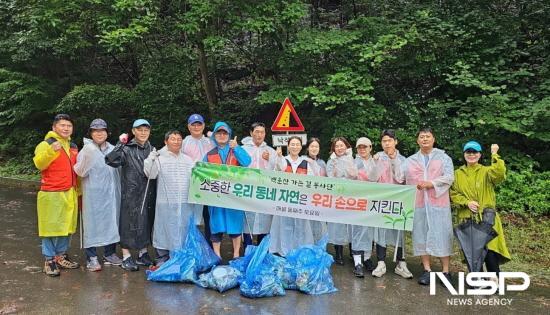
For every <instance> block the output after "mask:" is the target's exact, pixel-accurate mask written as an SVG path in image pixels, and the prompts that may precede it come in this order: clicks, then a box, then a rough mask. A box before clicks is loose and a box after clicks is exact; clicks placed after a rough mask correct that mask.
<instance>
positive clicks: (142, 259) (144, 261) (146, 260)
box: [136, 253, 153, 267]
mask: <svg viewBox="0 0 550 315" xmlns="http://www.w3.org/2000/svg"><path fill="white" fill-rule="evenodd" d="M136 263H137V264H138V265H141V266H147V267H149V266H151V265H153V261H152V260H151V257H149V253H145V254H143V255H141V256H139V257H138V259H137V260H136Z"/></svg>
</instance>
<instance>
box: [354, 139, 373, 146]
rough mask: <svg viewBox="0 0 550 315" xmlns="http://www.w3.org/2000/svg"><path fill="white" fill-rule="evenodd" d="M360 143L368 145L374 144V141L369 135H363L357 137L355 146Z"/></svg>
mask: <svg viewBox="0 0 550 315" xmlns="http://www.w3.org/2000/svg"><path fill="white" fill-rule="evenodd" d="M360 145H365V146H367V147H369V146H372V142H371V141H370V139H369V138H367V137H361V138H359V139H357V143H356V144H355V147H356V148H357V147H358V146H360Z"/></svg>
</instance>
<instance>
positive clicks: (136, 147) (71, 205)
mask: <svg viewBox="0 0 550 315" xmlns="http://www.w3.org/2000/svg"><path fill="white" fill-rule="evenodd" d="M187 128H188V130H189V135H187V136H186V137H185V138H184V135H183V134H182V133H181V132H180V131H178V130H171V131H168V132H167V133H166V134H165V136H164V144H165V146H164V147H162V148H161V149H159V150H156V149H155V148H154V147H153V146H152V145H151V144H150V142H149V136H150V132H151V124H150V123H149V122H148V121H147V120H145V119H138V120H136V121H134V123H133V125H132V134H133V138H132V139H131V140H130V141H129V140H128V138H129V137H128V135H127V134H122V135H121V136H120V137H119V142H118V143H117V144H116V145H115V146H113V145H111V144H110V143H108V142H107V137H108V127H107V123H106V122H105V121H104V120H102V119H95V120H93V121H92V122H91V124H90V128H89V136H90V138H91V139H89V140H88V139H86V141H85V144H84V147H83V148H82V150H81V151H80V152H78V148H77V147H76V145H74V144H73V143H72V142H70V140H71V135H72V131H73V122H72V120H71V118H70V117H69V116H68V115H66V114H59V115H57V116H55V118H54V121H53V125H52V131H50V132H48V134H47V135H46V137H45V139H44V141H43V142H41V143H40V144H39V145H38V146H37V147H36V150H35V157H34V162H35V165H36V167H37V168H38V169H39V170H40V171H41V172H42V182H41V189H40V191H39V193H38V197H37V198H38V203H37V208H38V227H39V236H40V237H41V240H42V253H43V255H44V257H45V263H44V272H45V273H46V274H47V275H50V276H58V275H59V274H60V273H59V268H78V267H79V265H78V263H76V262H73V261H71V260H70V259H69V257H68V256H67V250H68V247H69V241H70V235H71V234H73V233H75V231H76V227H77V217H78V208H79V206H78V203H79V195H81V197H82V199H81V200H82V207H81V208H82V216H81V217H82V226H83V234H82V236H83V238H82V242H83V244H82V246H83V247H84V248H85V252H86V268H87V269H88V270H90V271H99V270H101V268H102V266H101V262H100V261H99V259H98V253H97V249H96V248H97V247H104V249H103V251H104V254H103V259H102V260H103V263H104V264H111V265H120V266H121V267H122V268H123V269H125V270H129V271H136V270H138V269H139V265H141V266H151V265H157V266H158V265H161V264H162V263H164V262H165V261H166V260H168V259H169V258H170V251H171V250H175V249H179V248H181V247H182V244H183V243H184V241H185V237H186V235H187V229H188V224H189V223H190V221H191V220H193V223H194V224H196V225H201V224H204V235H205V238H206V239H207V240H209V241H210V242H211V245H212V248H213V250H214V252H215V253H216V254H217V255H218V256H220V257H221V249H220V248H221V242H222V239H223V235H224V234H227V235H228V236H229V238H230V239H231V241H232V245H233V258H236V257H239V256H240V255H241V243H244V247H245V248H246V246H247V245H251V244H253V243H254V241H256V243H259V242H260V241H261V240H262V239H263V237H264V236H265V235H267V234H270V235H271V244H270V251H271V252H273V253H276V254H279V255H281V256H285V255H286V254H287V253H288V252H289V251H290V250H292V249H294V248H297V247H299V246H301V245H307V244H313V243H314V242H316V241H317V240H319V239H320V238H321V237H322V236H323V235H325V234H328V238H329V243H331V244H332V245H333V246H334V259H335V262H336V263H337V264H340V265H343V264H344V260H345V259H344V247H345V246H349V251H350V255H351V257H352V258H353V273H354V274H355V276H357V277H364V275H365V270H366V271H368V272H370V273H371V274H372V276H374V277H382V276H383V275H384V274H385V273H386V253H387V247H388V246H396V247H397V248H396V249H395V250H396V257H397V264H396V266H395V269H394V271H395V273H396V274H398V275H399V276H401V277H403V278H409V279H410V278H413V275H412V273H411V272H410V271H409V269H408V268H407V264H406V262H405V256H404V252H405V250H404V244H405V242H404V239H405V238H404V236H405V235H404V234H405V233H404V231H398V230H393V229H384V228H373V227H365V226H359V225H352V224H340V223H330V222H329V223H326V222H319V221H312V220H306V219H296V218H291V217H285V216H271V215H267V214H260V213H254V212H245V211H242V210H237V209H229V208H223V207H213V206H203V205H198V204H191V203H188V190H189V184H190V178H191V170H192V168H193V166H194V164H195V162H197V161H205V162H210V163H218V164H227V165H233V166H242V167H252V168H259V169H265V170H276V171H282V172H288V173H295V174H300V175H303V176H308V175H314V176H328V177H336V178H345V179H349V184H350V185H353V181H354V180H362V181H370V182H378V183H390V184H406V185H414V186H416V187H417V194H416V205H415V211H414V222H413V231H412V243H413V254H414V255H415V256H421V260H422V265H423V268H424V272H423V273H422V274H421V275H420V276H419V278H418V282H419V283H420V284H423V285H427V284H429V281H430V272H431V270H432V269H431V260H430V258H431V257H432V256H433V257H438V258H439V259H440V261H441V266H442V269H443V270H442V271H443V273H444V274H445V276H446V277H447V278H448V279H449V280H450V279H451V276H450V273H449V261H450V256H451V254H452V244H453V226H452V215H451V206H453V208H455V209H456V211H457V215H458V218H459V220H462V221H463V220H467V219H471V218H472V217H476V216H477V217H480V216H481V215H482V214H483V211H484V209H486V208H492V209H495V208H496V199H495V192H494V187H495V185H497V184H498V183H500V182H502V181H503V180H504V178H505V173H506V168H505V164H504V161H503V160H502V159H501V158H500V156H499V155H498V150H499V147H498V145H496V144H493V145H492V146H491V149H490V152H491V155H490V157H491V165H490V166H483V165H482V164H481V163H480V161H481V157H482V151H483V150H482V147H481V145H480V144H479V143H477V142H475V141H470V142H468V143H466V144H465V145H464V147H463V152H464V156H463V157H464V160H465V165H464V166H462V167H460V168H458V169H457V170H456V171H455V170H454V168H453V163H452V160H451V158H450V157H449V156H448V155H447V154H445V152H444V151H443V150H441V149H438V148H435V147H434V145H435V140H436V138H435V134H434V132H433V131H432V130H431V129H430V128H423V129H420V130H419V131H418V134H417V144H418V146H419V151H418V152H416V153H415V154H413V155H411V156H410V157H408V158H405V157H404V156H402V155H401V154H400V153H399V151H398V150H397V148H396V147H397V144H398V139H397V136H396V133H395V131H394V130H390V129H388V130H383V131H382V132H381V134H380V138H379V140H380V144H381V147H382V151H380V152H378V153H376V154H372V146H373V143H372V141H371V140H370V139H368V138H366V137H361V138H359V139H357V141H356V142H355V150H356V154H355V158H354V157H353V148H352V145H351V144H350V142H349V141H348V140H347V139H345V138H343V137H336V138H334V139H333V140H332V142H331V147H330V157H329V159H328V161H327V162H326V163H325V161H323V160H322V159H321V158H320V157H319V152H320V146H321V142H320V140H319V139H318V138H310V139H309V140H308V142H307V143H306V144H304V143H302V139H301V138H300V137H297V136H291V137H290V138H289V140H288V143H287V155H286V156H283V153H282V149H281V147H278V148H276V149H273V148H272V147H270V146H269V145H267V144H266V142H265V136H266V128H265V125H264V124H263V123H254V124H252V125H251V127H250V136H247V137H246V138H244V139H243V140H242V141H241V145H239V143H238V140H237V137H236V136H234V135H233V132H232V129H231V128H230V126H229V125H228V124H226V123H225V122H218V123H216V124H215V126H214V128H213V130H212V133H211V135H210V136H205V135H204V130H205V121H204V118H203V117H202V116H201V115H199V114H193V115H191V116H189V118H188V120H187ZM304 147H305V154H302V151H303V149H304ZM79 183H81V184H79ZM493 227H494V229H495V231H496V232H497V233H498V236H497V237H496V238H495V239H493V240H492V241H491V242H490V243H489V244H488V245H487V247H488V249H489V251H488V254H487V257H486V259H485V264H486V268H487V271H492V272H497V273H498V272H499V265H500V264H502V263H504V262H506V261H507V260H509V259H510V254H509V253H508V250H507V248H506V243H505V239H504V234H503V230H502V224H501V221H500V217H499V216H498V213H497V215H496V220H495V222H494V226H493ZM116 244H120V247H121V251H122V258H120V257H119V256H118V255H117V254H116ZM149 245H152V247H153V248H154V249H155V252H156V253H155V257H156V259H155V260H154V261H153V259H151V255H149V253H148V246H149ZM131 250H134V251H136V252H137V253H136V254H135V255H134V257H135V259H134V257H133V256H132V252H131ZM373 254H375V255H373ZM373 256H376V260H375V258H374V257H373ZM374 261H376V264H375V263H374Z"/></svg>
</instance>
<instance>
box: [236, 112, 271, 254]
mask: <svg viewBox="0 0 550 315" xmlns="http://www.w3.org/2000/svg"><path fill="white" fill-rule="evenodd" d="M264 140H265V124H263V123H261V122H255V123H253V124H252V126H251V127H250V137H246V138H244V139H243V140H242V141H241V143H242V147H243V149H244V150H245V151H246V152H247V153H248V155H250V157H251V158H252V162H251V163H250V165H249V166H248V167H251V168H259V169H262V170H274V169H275V163H276V160H277V153H276V152H275V150H274V149H273V148H272V147H270V146H268V145H267V144H266V143H265V141H264ZM272 217H273V216H272V215H269V214H263V213H255V212H246V213H245V220H246V223H245V225H244V250H245V252H246V246H248V245H252V243H253V239H252V236H253V235H257V236H256V238H257V239H256V241H257V244H260V242H261V241H262V239H263V238H264V236H265V235H266V234H267V233H269V229H270V228H271V220H272Z"/></svg>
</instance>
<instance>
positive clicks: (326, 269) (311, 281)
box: [147, 220, 338, 298]
mask: <svg viewBox="0 0 550 315" xmlns="http://www.w3.org/2000/svg"><path fill="white" fill-rule="evenodd" d="M327 239H328V237H327V236H324V237H323V238H322V239H321V240H320V241H319V242H318V243H317V244H315V245H306V246H301V247H299V248H297V249H294V250H292V251H290V252H289V254H288V255H287V257H286V258H283V257H280V256H276V255H273V254H271V253H269V243H270V240H271V237H270V236H269V235H267V236H266V237H264V238H263V240H262V242H261V243H260V244H259V245H258V246H252V245H249V246H247V248H246V252H245V255H244V257H239V258H237V259H234V260H231V261H230V262H229V265H228V266H218V264H219V263H220V258H219V257H218V256H217V255H216V254H215V253H214V252H213V251H212V248H210V246H209V245H208V243H207V242H206V240H205V239H204V237H203V236H202V234H201V233H200V232H199V230H198V229H197V227H196V226H195V224H193V220H191V221H190V224H189V232H188V234H187V239H186V241H185V245H184V246H183V248H182V249H180V250H176V251H172V252H170V259H169V260H168V261H166V262H165V263H164V264H163V265H162V266H160V267H159V268H158V269H157V270H155V271H149V270H148V271H147V280H149V281H164V282H189V283H195V284H196V285H198V286H200V287H203V288H209V289H213V290H217V291H219V292H225V291H227V290H229V289H232V288H236V287H239V290H240V293H241V295H243V296H245V297H248V298H261V297H271V296H283V295H285V290H298V291H300V292H303V293H306V294H312V295H317V294H325V293H333V292H336V291H338V289H336V288H335V287H334V282H333V280H332V276H331V274H330V267H331V265H332V263H333V262H334V260H333V258H332V256H331V255H329V254H328V253H327V252H326V245H327ZM207 271H208V272H207Z"/></svg>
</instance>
